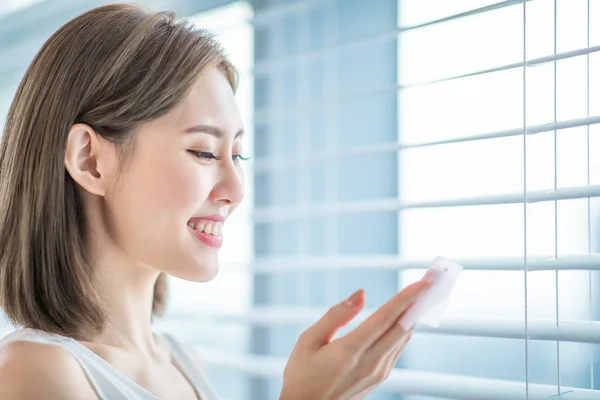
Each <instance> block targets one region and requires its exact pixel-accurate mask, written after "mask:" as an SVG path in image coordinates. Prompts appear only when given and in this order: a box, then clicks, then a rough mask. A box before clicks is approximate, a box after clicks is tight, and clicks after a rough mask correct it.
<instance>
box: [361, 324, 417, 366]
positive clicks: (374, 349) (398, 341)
mask: <svg viewBox="0 0 600 400" xmlns="http://www.w3.org/2000/svg"><path fill="white" fill-rule="evenodd" d="M411 333H412V331H408V332H406V331H405V330H404V328H402V326H401V325H400V324H398V323H396V324H394V326H392V327H391V328H390V329H388V331H387V332H386V333H384V334H383V335H382V336H381V337H380V338H379V339H378V340H377V341H376V342H375V343H373V345H372V346H371V347H370V348H369V349H368V350H367V351H366V352H365V358H368V359H371V360H373V359H375V360H380V359H383V358H385V357H386V356H387V355H388V354H392V353H394V351H395V350H396V349H397V348H398V346H400V345H402V344H404V343H405V341H406V340H407V339H408V337H409V336H410V335H411Z"/></svg>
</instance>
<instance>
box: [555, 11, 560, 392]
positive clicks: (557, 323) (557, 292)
mask: <svg viewBox="0 0 600 400" xmlns="http://www.w3.org/2000/svg"><path fill="white" fill-rule="evenodd" d="M557 3H558V2H557V0H554V55H555V56H556V53H557V42H558V41H557V35H558V28H557V21H558V7H557ZM557 75H558V71H557V61H556V60H554V123H556V117H557V110H556V109H557V104H556V103H557V101H556V100H557V93H556V92H557V82H558V76H557ZM557 136H558V134H557V131H556V129H555V130H554V190H557V189H558V137H557ZM554 258H558V200H555V201H554ZM554 279H555V281H554V282H555V283H554V289H555V294H554V295H555V300H556V301H555V317H556V320H555V323H556V327H557V328H558V326H559V323H560V322H559V321H560V318H559V304H558V302H559V285H560V281H559V273H558V268H557V269H556V271H555V273H554ZM560 386H561V382H560V341H559V340H557V341H556V389H557V395H558V396H560Z"/></svg>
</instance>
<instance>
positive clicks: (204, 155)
mask: <svg viewBox="0 0 600 400" xmlns="http://www.w3.org/2000/svg"><path fill="white" fill-rule="evenodd" d="M189 152H190V153H192V154H193V155H194V156H196V157H198V158H201V159H204V160H217V161H219V160H221V159H222V158H223V157H219V156H216V155H215V154H214V153H211V152H209V151H194V150H189ZM232 158H233V161H248V160H249V159H250V157H242V155H240V154H234V155H233V157H232Z"/></svg>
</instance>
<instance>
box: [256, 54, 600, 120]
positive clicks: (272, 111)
mask: <svg viewBox="0 0 600 400" xmlns="http://www.w3.org/2000/svg"><path fill="white" fill-rule="evenodd" d="M596 52H600V46H592V47H584V48H581V49H575V50H570V51H566V52H563V53H557V54H552V55H548V56H543V57H538V58H533V59H530V60H528V61H527V66H528V67H536V66H539V65H543V64H546V63H550V62H553V61H560V60H566V59H570V58H573V57H580V56H584V55H587V54H592V53H596ZM523 64H524V63H523V62H522V61H521V62H514V63H510V64H505V65H501V66H498V67H494V68H488V69H484V70H478V71H474V72H469V73H466V74H460V75H452V76H449V77H444V78H441V79H434V80H428V81H422V82H413V83H409V84H398V85H391V86H387V87H381V88H377V89H371V90H369V91H365V92H359V93H354V94H351V95H346V96H342V97H333V98H326V99H324V100H322V101H314V102H311V103H310V104H307V105H305V106H294V107H283V108H281V107H278V108H262V109H258V110H256V112H255V114H256V121H258V122H261V123H268V122H272V121H274V120H278V119H286V118H288V119H289V118H292V117H300V116H307V115H311V114H314V113H323V112H324V111H326V110H328V109H332V108H336V107H339V106H340V105H341V104H345V103H348V102H352V101H357V100H364V99H366V98H372V97H375V98H377V97H383V96H390V95H393V94H395V93H396V92H397V91H399V90H403V89H407V88H412V87H418V86H426V85H433V84H436V83H442V82H448V81H453V80H458V79H463V78H469V77H474V76H479V75H485V74H491V73H495V72H502V71H508V70H511V69H517V68H522V67H523ZM521 131H522V130H521Z"/></svg>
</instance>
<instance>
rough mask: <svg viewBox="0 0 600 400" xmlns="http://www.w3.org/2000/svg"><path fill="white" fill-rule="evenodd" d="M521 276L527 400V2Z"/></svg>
mask: <svg viewBox="0 0 600 400" xmlns="http://www.w3.org/2000/svg"><path fill="white" fill-rule="evenodd" d="M523 233H524V235H523V274H524V287H525V290H524V292H525V299H524V300H525V400H529V326H528V317H529V316H528V312H527V311H528V310H527V309H528V304H527V0H523Z"/></svg>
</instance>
